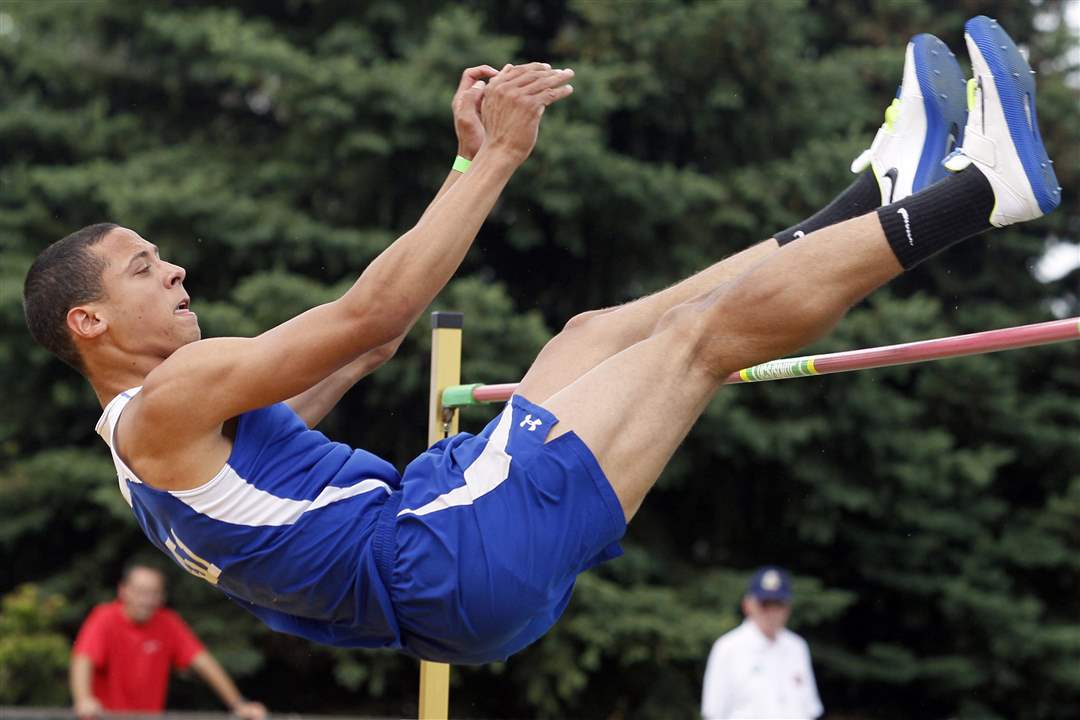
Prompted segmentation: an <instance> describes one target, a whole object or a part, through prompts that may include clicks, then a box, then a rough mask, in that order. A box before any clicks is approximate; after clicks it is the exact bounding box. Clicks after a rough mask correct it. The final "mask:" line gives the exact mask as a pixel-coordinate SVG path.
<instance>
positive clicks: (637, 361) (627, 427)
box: [519, 213, 901, 519]
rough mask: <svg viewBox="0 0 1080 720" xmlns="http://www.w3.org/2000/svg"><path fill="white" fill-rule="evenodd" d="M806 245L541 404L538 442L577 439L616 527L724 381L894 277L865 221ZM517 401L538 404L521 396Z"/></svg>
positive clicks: (775, 257)
mask: <svg viewBox="0 0 1080 720" xmlns="http://www.w3.org/2000/svg"><path fill="white" fill-rule="evenodd" d="M810 238H814V239H813V240H811V239H810ZM807 240H808V241H807V242H795V243H790V244H788V245H785V246H784V247H783V248H781V249H779V250H773V251H772V252H771V253H769V254H768V257H767V258H765V259H764V260H759V261H758V262H756V263H747V264H748V265H750V267H749V268H748V269H746V270H745V271H744V272H743V273H742V274H741V275H739V276H737V277H734V278H730V277H729V278H727V279H726V280H722V281H721V284H720V286H719V287H714V288H713V290H712V292H710V293H707V294H705V295H703V296H699V297H698V298H697V299H696V300H693V301H690V302H685V303H682V304H679V305H676V306H674V307H672V308H670V309H668V310H667V311H666V312H664V313H663V317H662V318H661V319H660V321H659V322H658V323H656V327H655V329H654V330H653V332H652V333H651V334H650V335H649V336H648V337H646V338H645V339H643V340H641V341H639V342H637V343H634V344H633V345H631V346H629V347H627V348H626V349H624V350H623V351H621V352H619V353H617V354H615V355H614V356H612V357H610V358H608V359H607V360H604V361H602V362H601V363H600V364H599V365H597V366H596V367H594V368H593V369H591V370H589V371H588V372H586V373H585V374H584V375H582V376H581V377H580V378H578V379H577V380H575V381H573V382H571V383H570V384H569V385H568V386H566V387H565V388H563V389H562V390H560V391H558V392H556V393H555V394H554V395H553V396H551V397H550V398H546V399H544V401H543V403H544V406H545V407H546V408H547V409H549V410H551V411H552V412H553V413H554V414H555V415H556V416H558V418H559V423H558V425H556V426H555V428H554V429H553V430H552V432H551V434H550V435H549V440H551V439H554V438H555V437H558V436H559V435H561V434H563V433H567V432H571V431H572V432H575V433H577V435H578V436H580V437H581V439H582V440H584V442H585V444H586V445H588V447H589V448H590V449H591V450H592V452H593V453H594V454H595V456H596V458H597V460H598V461H599V462H600V466H601V467H602V468H603V469H604V472H605V474H606V475H607V477H608V479H609V480H610V481H611V484H612V486H613V487H614V489H615V493H616V495H617V496H618V497H619V500H620V502H621V503H622V507H623V511H624V512H625V513H626V516H627V518H628V519H629V518H630V517H632V516H633V515H634V513H635V512H636V511H637V509H638V507H639V506H640V505H641V501H642V500H643V499H644V497H645V494H646V493H647V492H648V491H649V489H650V488H651V487H652V485H653V483H654V482H655V481H656V479H657V477H658V476H659V475H660V472H661V470H662V469H663V468H664V466H665V465H666V464H667V462H668V460H669V459H670V458H671V455H672V453H673V452H674V451H675V449H676V448H677V447H678V446H679V444H680V443H681V442H682V440H683V438H684V437H685V436H686V433H687V432H688V431H689V429H690V427H691V425H693V423H694V422H695V421H696V420H697V418H698V416H699V415H700V414H701V413H702V412H703V411H704V409H705V406H706V404H707V403H708V402H709V400H710V398H712V396H713V394H714V393H715V392H716V390H717V389H718V388H719V387H720V386H721V383H722V381H723V379H724V378H725V377H726V376H727V375H728V374H729V373H730V372H732V371H734V370H737V369H739V368H742V367H746V366H749V365H753V364H755V363H758V362H763V361H765V360H771V359H773V358H776V357H780V356H782V355H785V354H788V353H790V352H793V351H795V350H797V349H798V348H800V347H802V346H804V345H806V344H807V343H809V342H811V341H813V340H815V339H817V338H818V337H820V336H821V335H823V334H824V333H825V332H827V331H828V330H829V329H830V328H831V327H832V326H833V325H834V324H835V323H836V322H837V321H838V320H839V319H840V318H841V317H842V316H843V315H844V314H845V313H846V312H847V310H848V308H849V307H851V305H852V304H854V303H855V302H857V301H858V300H860V299H861V298H863V297H864V296H866V295H867V294H868V293H870V292H871V291H872V290H874V289H875V288H877V287H879V286H880V285H882V284H884V283H885V282H887V281H888V280H890V279H891V278H893V277H895V276H896V275H898V274H899V273H900V272H901V266H900V264H899V262H898V261H897V259H896V256H895V255H894V254H893V252H892V250H891V249H890V247H889V244H888V243H887V241H886V240H885V235H884V233H883V231H882V229H881V224H880V222H879V220H878V218H877V216H876V215H875V214H873V213H871V214H869V215H865V216H863V217H860V218H856V219H854V220H848V221H846V222H843V223H840V224H838V225H833V226H831V227H828V228H825V229H822V230H819V231H818V232H816V233H813V234H812V235H811V236H808V238H807ZM538 362H539V361H538ZM530 374H531V372H530ZM526 377H527V378H528V376H526ZM519 392H520V394H521V395H523V396H524V397H526V398H527V399H529V400H532V401H534V402H537V401H538V398H537V397H535V396H533V395H531V394H530V393H531V392H532V390H531V387H530V386H529V385H528V384H524V383H523V385H522V387H521V388H520V389H519Z"/></svg>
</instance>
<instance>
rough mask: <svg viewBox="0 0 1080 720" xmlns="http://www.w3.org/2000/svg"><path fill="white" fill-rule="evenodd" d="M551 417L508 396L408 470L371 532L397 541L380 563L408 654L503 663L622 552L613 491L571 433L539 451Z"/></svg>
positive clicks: (623, 527) (387, 546) (623, 524)
mask: <svg viewBox="0 0 1080 720" xmlns="http://www.w3.org/2000/svg"><path fill="white" fill-rule="evenodd" d="M556 422H557V420H556V418H555V416H554V415H552V414H551V413H550V412H548V411H547V410H544V409H543V408H541V407H539V406H537V405H534V404H532V403H530V402H529V401H527V400H525V399H524V398H522V397H520V396H516V395H515V396H514V397H513V398H511V399H510V402H508V403H507V404H506V407H505V408H504V409H503V411H502V413H500V414H499V416H498V417H496V418H495V419H494V420H492V421H491V423H489V424H488V426H487V427H486V428H484V431H483V432H482V433H480V434H479V435H470V434H468V433H462V434H460V435H455V436H454V437H452V438H448V439H446V440H443V441H440V442H439V443H436V444H435V445H434V446H432V447H431V448H430V449H429V450H428V451H427V452H425V453H424V454H422V455H421V456H420V457H418V458H416V460H414V461H413V462H411V463H410V464H409V466H408V467H407V468H405V473H404V475H403V476H402V487H401V491H400V492H395V493H394V494H393V495H392V496H391V497H390V498H389V499H388V503H387V507H386V508H384V511H383V513H382V516H381V517H380V527H379V529H378V530H377V531H376V532H377V533H379V534H382V535H383V537H387V534H390V533H392V534H393V540H394V541H393V542H390V541H386V542H381V543H380V545H381V547H382V548H384V550H383V552H382V553H381V557H379V558H377V563H378V565H379V566H380V567H379V570H380V574H381V575H382V577H383V579H384V581H386V583H387V587H388V588H389V591H390V599H391V601H392V604H393V607H394V613H395V616H396V619H397V621H398V625H399V626H400V629H401V642H402V646H403V649H404V650H406V651H407V652H409V653H412V654H414V655H417V656H419V657H422V658H424V659H427V660H437V661H440V662H452V663H456V664H473V663H485V662H492V661H495V660H502V659H505V658H506V657H508V656H509V655H511V654H513V653H515V652H517V651H518V650H521V649H522V648H524V647H525V646H526V645H529V644H530V643H532V642H533V641H535V640H536V639H538V638H539V637H540V636H541V635H543V634H544V633H545V632H547V630H548V629H549V628H550V627H551V626H552V625H553V624H554V623H555V621H556V620H558V618H559V616H560V615H561V614H562V612H563V610H564V609H565V608H566V605H567V603H568V602H569V601H570V594H571V592H572V590H573V587H574V581H575V579H576V578H577V576H578V574H579V573H581V572H583V571H585V570H587V569H589V568H591V567H593V566H594V565H597V564H598V563H600V562H603V561H605V560H609V559H611V558H614V557H618V556H619V555H621V554H622V550H621V548H620V547H619V545H618V540H619V538H621V537H622V535H623V533H624V532H625V530H626V521H625V519H624V517H623V511H622V507H621V506H620V505H619V500H618V498H617V497H616V496H615V491H614V490H613V489H612V488H611V484H610V483H609V482H608V480H607V478H606V477H605V476H604V473H603V471H602V470H601V469H600V465H599V463H597V461H596V458H595V457H594V456H593V454H592V452H591V451H590V450H589V449H588V448H587V447H586V446H585V443H583V442H582V441H581V439H580V438H579V437H578V436H577V435H575V434H574V433H572V432H571V433H566V434H564V435H561V436H559V437H558V438H556V439H555V440H553V441H552V442H550V443H546V444H545V442H544V440H545V439H546V437H547V434H548V432H549V431H550V429H551V428H552V427H553V426H554V425H555V423H556ZM387 539H388V540H389V538H387Z"/></svg>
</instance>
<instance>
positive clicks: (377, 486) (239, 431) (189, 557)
mask: <svg viewBox="0 0 1080 720" xmlns="http://www.w3.org/2000/svg"><path fill="white" fill-rule="evenodd" d="M140 389H141V388H133V389H131V390H127V391H125V392H123V393H121V394H120V395H117V396H116V397H115V398H113V400H112V401H111V402H110V403H109V404H108V405H107V406H106V407H105V410H104V411H103V413H102V415H101V419H100V420H99V421H98V424H97V427H96V430H97V432H98V434H100V435H101V437H102V438H104V439H105V442H106V443H107V444H108V445H109V448H110V449H111V450H112V457H113V463H114V464H115V465H116V471H117V476H118V478H119V481H120V492H121V493H122V494H123V496H124V499H125V500H127V502H128V504H129V505H130V506H131V509H132V512H133V513H134V514H135V519H136V520H137V521H138V523H139V526H140V527H141V528H142V529H143V532H145V533H146V535H147V537H148V538H150V541H151V542H153V543H154V544H155V545H157V546H158V548H160V549H161V550H162V552H164V553H165V554H167V555H169V556H170V557H172V559H173V560H174V561H175V562H176V563H177V564H179V565H180V567H182V568H184V569H185V570H186V571H188V572H190V573H191V574H193V575H196V576H198V577H200V578H202V579H203V580H206V581H207V582H209V583H211V584H213V585H215V586H216V587H217V588H218V589H220V590H222V591H223V592H224V593H225V594H226V595H228V596H229V597H230V598H232V599H233V600H235V601H236V602H237V603H239V604H240V605H241V606H243V607H244V608H246V609H247V610H249V611H251V612H252V613H254V614H255V615H257V616H258V617H259V618H260V619H261V620H262V621H263V622H265V623H266V624H267V625H269V626H270V627H271V628H273V629H274V630H278V631H281V632H287V633H290V634H293V635H299V636H301V637H306V638H308V639H310V640H314V641H316V642H321V643H326V644H330V645H338V646H348V647H391V648H398V647H400V645H401V637H400V633H399V630H398V627H397V622H396V621H395V619H394V613H393V609H392V606H391V602H390V596H389V593H388V592H387V589H386V587H385V584H384V583H383V581H382V579H381V578H380V576H379V572H378V569H377V567H376V561H375V555H376V550H377V548H376V547H375V543H373V536H374V531H375V526H376V520H377V518H378V516H379V514H380V512H379V511H380V510H381V509H382V507H383V505H384V504H385V503H386V501H387V499H388V498H389V497H390V494H391V493H392V492H393V491H395V490H398V489H399V488H400V485H401V477H400V475H399V474H398V472H397V470H396V469H395V468H394V466H393V465H391V464H390V463H389V462H387V461H385V460H383V459H381V458H379V457H377V456H375V455H372V454H371V453H368V452H365V451H363V450H354V449H352V448H350V447H349V446H347V445H343V444H341V443H336V442H332V441H330V440H329V439H327V438H326V436H324V435H323V434H322V433H320V432H316V431H314V430H309V429H308V428H307V426H306V425H305V424H304V422H303V421H302V420H301V419H300V418H299V417H298V416H297V415H296V413H294V412H293V411H292V409H291V408H289V406H287V405H285V404H284V403H278V404H276V405H271V406H270V407H265V408H261V409H259V410H252V411H251V412H247V413H244V414H243V415H240V416H239V419H238V422H237V426H236V438H235V440H234V441H233V449H232V453H231V454H230V455H229V459H228V461H227V462H226V464H225V466H224V467H222V468H221V470H220V472H218V474H217V475H215V476H214V478H213V479H211V480H210V481H209V482H207V483H205V484H204V485H201V486H199V487H197V488H195V489H192V490H183V491H175V492H170V491H164V490H157V489H155V488H153V487H150V486H149V485H147V484H145V483H143V482H142V481H141V480H139V478H138V477H137V476H136V475H135V473H133V472H132V471H131V469H130V468H129V467H128V466H127V465H126V464H125V463H124V461H123V460H122V459H121V458H120V456H119V455H118V454H117V452H116V449H115V446H114V443H113V437H114V433H115V428H116V423H117V420H118V419H119V418H120V414H121V413H122V412H123V410H124V408H125V407H126V406H127V403H128V402H129V401H130V400H131V398H132V397H134V396H135V394H137V393H138V392H139V390H140Z"/></svg>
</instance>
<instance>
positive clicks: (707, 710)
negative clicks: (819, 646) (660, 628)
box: [701, 567, 824, 720]
mask: <svg viewBox="0 0 1080 720" xmlns="http://www.w3.org/2000/svg"><path fill="white" fill-rule="evenodd" d="M742 611H743V615H745V616H746V619H745V620H744V621H743V623H742V625H740V626H739V627H737V628H735V629H734V630H732V631H731V632H729V633H727V634H725V635H724V636H722V637H721V638H720V639H719V640H717V641H716V642H715V643H714V644H713V647H712V652H710V653H709V662H708V664H707V665H706V667H705V687H704V689H703V691H702V694H701V714H702V716H704V717H705V718H706V719H707V720H721V719H726V718H783V719H784V720H797V719H805V720H812V718H816V717H818V716H820V715H821V714H822V713H823V712H824V708H823V707H822V705H821V699H820V698H819V697H818V691H817V684H816V682H815V680H814V669H813V668H812V667H811V665H810V649H809V648H808V647H807V645H806V641H805V640H803V639H802V638H801V637H799V636H798V635H796V634H795V633H793V632H791V631H790V630H787V629H786V628H785V627H784V626H785V625H786V624H787V621H788V618H789V617H790V616H791V578H790V577H789V576H788V573H787V572H786V571H785V570H782V569H780V568H778V567H762V568H758V570H757V571H756V572H755V573H754V575H753V577H752V578H750V583H749V585H748V586H747V588H746V595H744V596H743V599H742Z"/></svg>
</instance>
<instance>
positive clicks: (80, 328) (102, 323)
mask: <svg viewBox="0 0 1080 720" xmlns="http://www.w3.org/2000/svg"><path fill="white" fill-rule="evenodd" d="M67 326H68V330H70V331H71V334H72V335H74V336H75V337H77V338H82V339H83V340H91V339H93V338H96V337H97V336H99V335H101V334H102V333H103V332H105V331H106V330H108V329H109V321H108V320H106V319H105V318H104V317H103V316H102V315H101V314H100V313H98V312H97V311H96V310H94V308H93V306H92V305H79V306H76V307H73V308H71V309H70V310H68V314H67Z"/></svg>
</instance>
